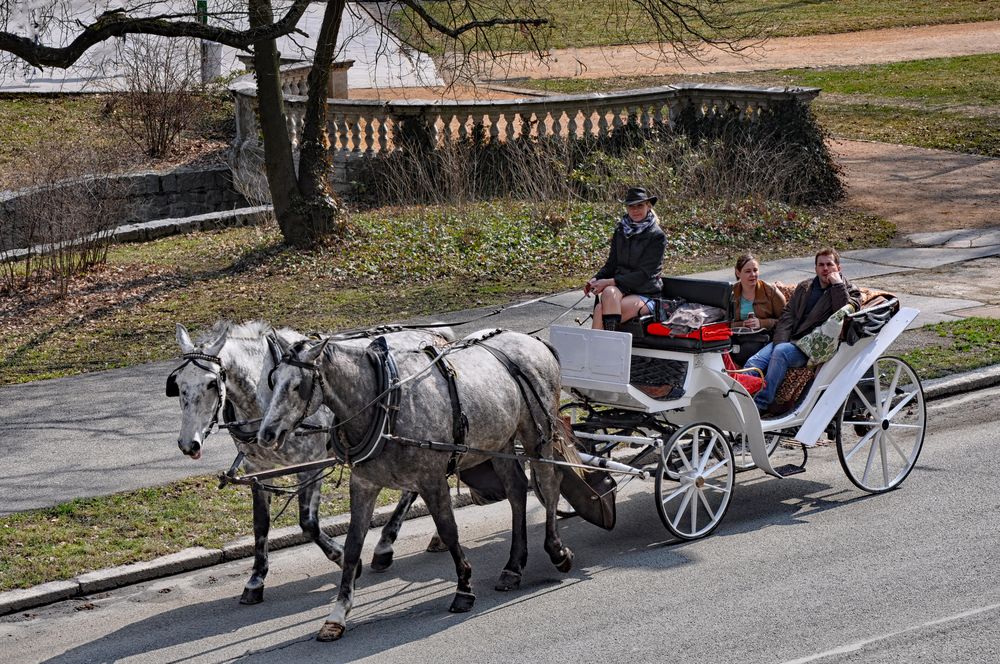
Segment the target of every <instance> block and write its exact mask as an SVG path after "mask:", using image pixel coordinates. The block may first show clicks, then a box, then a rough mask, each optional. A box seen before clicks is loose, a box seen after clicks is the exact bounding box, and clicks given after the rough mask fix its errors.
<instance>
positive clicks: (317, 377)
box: [267, 353, 326, 431]
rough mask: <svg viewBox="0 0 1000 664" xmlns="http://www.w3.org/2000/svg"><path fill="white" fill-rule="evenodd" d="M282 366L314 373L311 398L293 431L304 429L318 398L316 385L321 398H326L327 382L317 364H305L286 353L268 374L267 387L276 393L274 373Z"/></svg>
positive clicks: (310, 389)
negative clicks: (311, 408) (316, 397)
mask: <svg viewBox="0 0 1000 664" xmlns="http://www.w3.org/2000/svg"><path fill="white" fill-rule="evenodd" d="M282 364H287V365H289V366H292V367H297V368H299V369H306V370H308V371H309V372H310V373H312V376H313V380H312V383H310V386H309V398H308V399H306V407H305V408H304V409H303V410H302V417H300V418H299V419H298V421H297V422H295V426H293V427H292V429H291V430H292V431H295V430H297V429H300V428H303V424H302V423H303V422H305V421H306V418H308V417H309V404H311V403H312V400H313V397H314V396H316V383H317V382H318V383H319V392H320V398H325V397H326V382H325V381H324V380H323V372H322V371H320V369H319V367H318V366H316V363H315V362H303V361H302V360H299V359H298V358H296V357H294V356H293V355H292V354H291V353H285V354H284V355H282V356H281V359H280V360H278V361H277V362H275V363H274V366H273V367H271V370H270V371H268V372H267V387H268V389H270V390H271V392H274V372H275V371H277V370H278V367H280V366H281V365H282Z"/></svg>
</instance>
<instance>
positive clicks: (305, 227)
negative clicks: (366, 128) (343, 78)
mask: <svg viewBox="0 0 1000 664" xmlns="http://www.w3.org/2000/svg"><path fill="white" fill-rule="evenodd" d="M249 8H250V26H251V27H255V26H258V25H266V24H267V23H269V22H272V21H273V12H272V9H271V2H270V0H251V1H250V5H249ZM343 10H344V2H343V1H336V2H331V3H330V4H329V5H328V6H327V9H326V14H325V15H324V18H323V30H322V31H321V35H320V39H321V40H322V39H323V33H327V32H330V31H332V34H333V36H332V37H329V38H328V39H329V41H331V42H332V45H330V46H329V47H328V48H324V49H318V50H317V55H320V53H324V54H325V56H324V57H325V66H323V67H322V68H321V72H320V73H319V74H311V75H310V86H312V85H313V79H314V78H317V79H318V77H322V78H323V80H322V81H319V80H317V83H316V84H315V87H311V89H310V95H309V99H310V100H314V99H315V100H316V101H315V102H312V101H311V103H316V104H317V107H318V110H313V111H311V112H310V113H308V114H307V117H306V121H305V127H304V130H303V134H302V142H301V145H300V152H299V176H298V177H297V176H296V169H295V162H294V158H293V155H292V145H291V141H290V140H289V138H288V124H287V121H286V118H285V104H284V97H283V95H282V93H281V76H280V72H279V61H278V51H277V47H276V45H275V41H274V40H273V39H265V40H261V41H259V42H256V43H255V44H254V71H255V72H256V76H257V109H258V114H259V116H260V128H261V133H262V134H263V138H264V169H265V171H266V172H267V183H268V189H269V190H270V192H271V202H272V204H273V205H274V216H275V217H276V218H277V220H278V226H279V228H281V234H282V236H283V237H284V238H285V241H286V242H287V243H288V244H291V245H293V246H296V247H311V246H314V245H315V244H316V243H317V242H318V241H319V240H321V239H322V238H323V237H325V236H328V235H331V234H335V233H340V232H342V231H343V218H342V212H341V208H340V206H339V205H338V203H337V201H336V200H335V199H334V197H333V196H332V193H331V191H330V186H329V182H328V180H327V177H328V174H329V172H330V165H329V154H328V152H327V149H326V148H327V146H328V145H329V143H328V141H327V139H326V88H327V85H328V83H327V81H328V80H329V77H330V65H331V62H332V60H333V51H334V47H335V45H336V38H337V37H336V36H337V32H338V31H339V28H340V17H341V14H342V13H343ZM313 90H316V93H315V94H313Z"/></svg>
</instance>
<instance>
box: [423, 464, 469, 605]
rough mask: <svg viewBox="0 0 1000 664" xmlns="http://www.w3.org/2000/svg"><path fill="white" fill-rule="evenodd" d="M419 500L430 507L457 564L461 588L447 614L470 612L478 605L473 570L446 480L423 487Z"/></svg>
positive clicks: (435, 523) (442, 479)
mask: <svg viewBox="0 0 1000 664" xmlns="http://www.w3.org/2000/svg"><path fill="white" fill-rule="evenodd" d="M420 497H421V498H423V499H424V502H425V503H427V511H428V512H430V515H431V518H432V519H434V525H435V526H436V527H437V531H438V535H439V536H440V537H441V541H442V542H444V543H445V544H447V545H448V551H450V552H451V558H452V560H454V561H455V575H456V576H457V577H458V588H457V590H456V592H455V598H454V599H453V600H452V602H451V606H450V607H449V608H448V610H449V611H450V612H452V613H465V612H466V611H471V610H472V605H473V604H475V602H476V596H475V595H473V594H472V583H471V580H472V566H471V565H469V561H468V560H466V559H465V552H464V551H462V547H461V546H460V545H459V543H458V525H457V524H456V523H455V512H454V511H453V510H452V508H451V496H450V495H449V494H448V482H447V480H446V479H445V478H443V477H442V478H440V480H438V481H436V482H434V483H433V484H431V485H429V486H425V487H423V488H422V490H421V491H420Z"/></svg>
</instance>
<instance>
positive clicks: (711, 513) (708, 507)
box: [698, 491, 716, 521]
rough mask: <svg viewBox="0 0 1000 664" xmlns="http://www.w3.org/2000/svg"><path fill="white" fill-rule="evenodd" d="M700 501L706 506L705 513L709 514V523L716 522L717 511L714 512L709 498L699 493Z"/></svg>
mask: <svg viewBox="0 0 1000 664" xmlns="http://www.w3.org/2000/svg"><path fill="white" fill-rule="evenodd" d="M698 500H700V501H701V504H702V505H704V506H705V511H706V512H708V516H709V521H715V516H716V515H715V510H713V509H712V506H711V505H709V504H708V498H706V497H705V494H704V492H701V491H699V492H698Z"/></svg>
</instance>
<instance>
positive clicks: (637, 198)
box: [621, 187, 657, 205]
mask: <svg viewBox="0 0 1000 664" xmlns="http://www.w3.org/2000/svg"><path fill="white" fill-rule="evenodd" d="M645 201H649V204H650V205H656V201H657V198H656V196H650V195H649V193H647V192H646V190H645V189H643V188H642V187H632V188H631V189H629V190H628V193H626V194H625V200H623V201H621V202H622V203H624V204H625V205H635V204H636V203H643V202H645Z"/></svg>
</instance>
